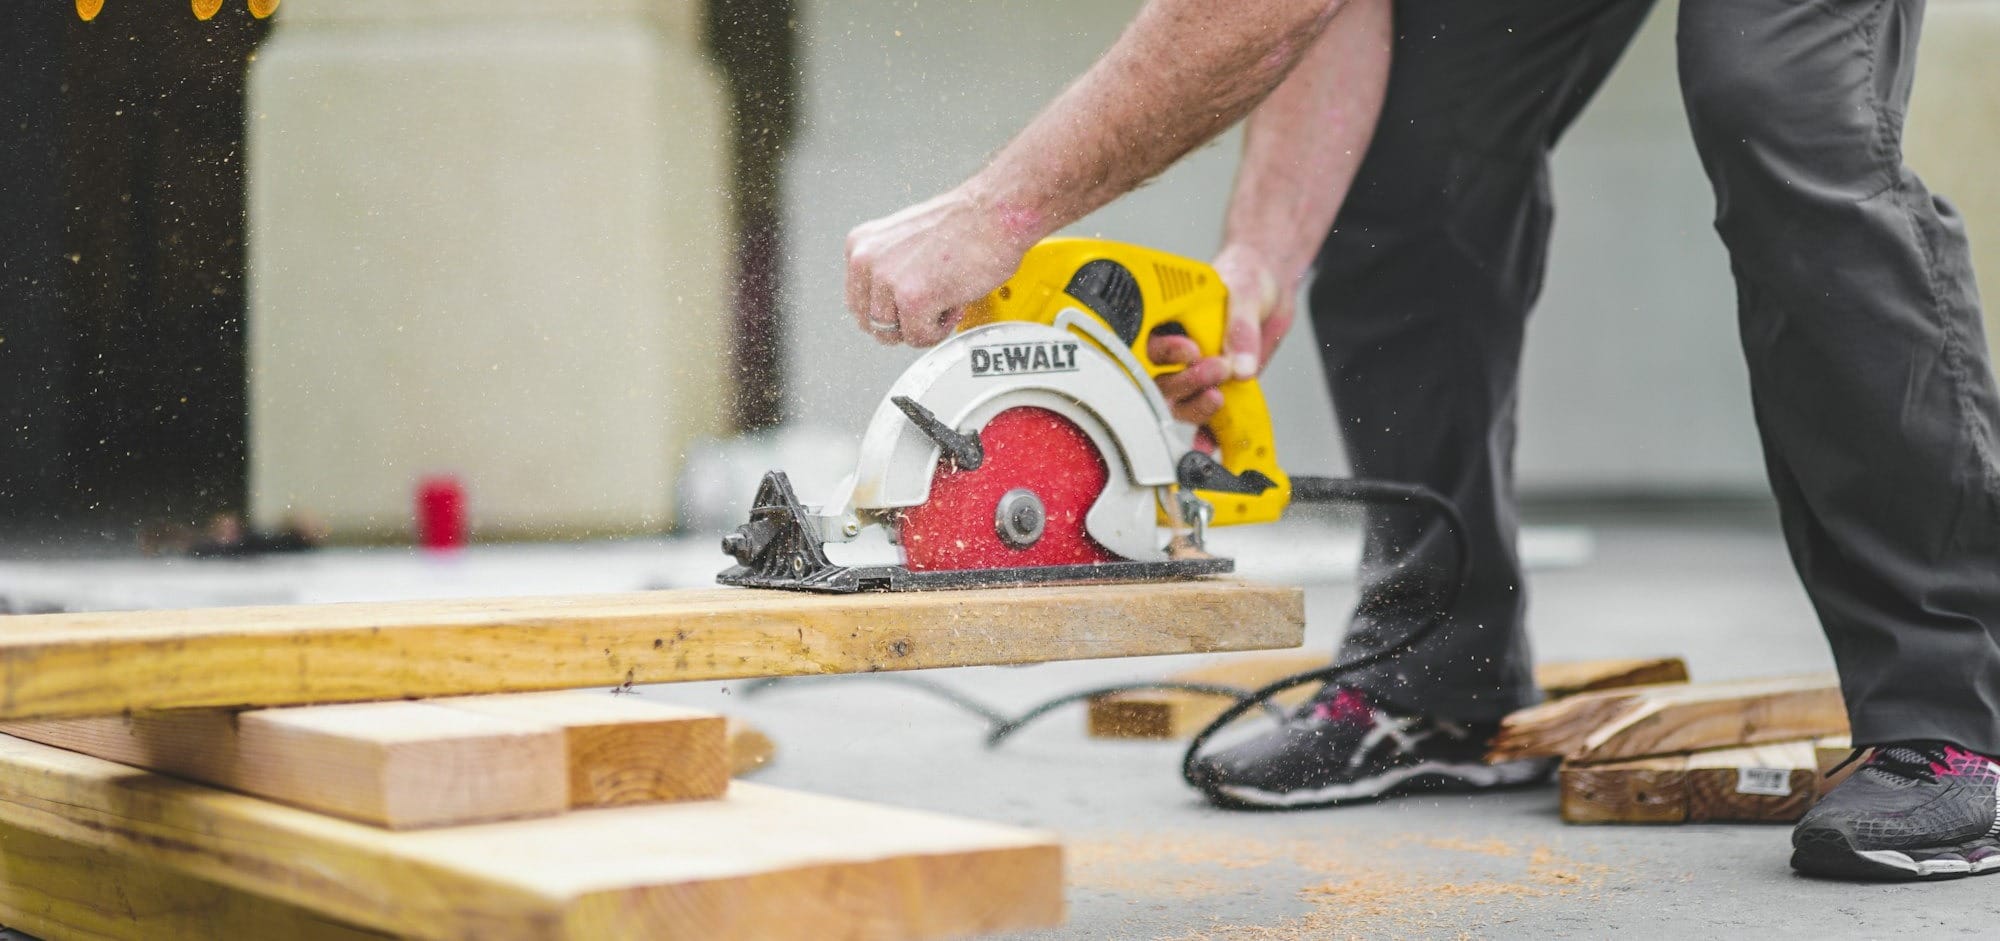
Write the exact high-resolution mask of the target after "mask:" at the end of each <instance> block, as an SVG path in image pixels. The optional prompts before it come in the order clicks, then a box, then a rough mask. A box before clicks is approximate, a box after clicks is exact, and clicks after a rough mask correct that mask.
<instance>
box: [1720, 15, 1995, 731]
mask: <svg viewBox="0 0 2000 941" xmlns="http://www.w3.org/2000/svg"><path fill="white" fill-rule="evenodd" d="M1922 15H1923V2H1922V0H1683V3H1682V6H1681V22H1680V29H1681V32H1680V56H1681V84H1682V90H1683V93H1684V96H1685V99H1686V104H1687V110H1688V117H1689V120H1690V123H1691V124H1692V125H1693V128H1694V132H1695V141H1696V146H1697V147H1698V149H1699V150H1700V152H1701V156H1702V161H1703V164H1704V166H1705V167H1706V169H1707V170H1708V175H1709V178H1710V180H1711V181H1712V182H1713V184H1714V189H1715V196H1716V229H1717V231H1718V232H1719V233H1721V235H1722V239H1723V241H1724V242H1725V243H1726V244H1727V245H1728V248H1729V253H1730V263H1731V268H1732V270H1733V271H1734V273H1735V276H1736V284H1737V293H1738V300H1739V312H1740V322H1741V330H1742V335H1743V349H1744V355H1745V357H1746V359H1747V361H1748V363H1749V367H1750V380H1751V391H1752V395H1753V397H1754V401H1755V405H1756V413H1757V426H1758V430H1759V432H1760V434H1761V435H1762V438H1763V444H1764V452H1765V459H1766V461H1767V464H1768V467H1769V471H1770V477H1771V484H1772V488H1773V490H1774V491H1775V492H1776V494H1777V497H1778V502H1779V508H1780V512H1781V518H1782V520H1783V525H1784V531H1785V537H1786V540H1787V542H1788V544H1789V546H1790V548H1791V552H1792V559H1793V562H1794V564H1795V565H1796V567H1797V569H1798V572H1799V575H1800V577H1801V579H1802V580H1803V581H1804V584H1805V588H1806V591H1807V592H1808V593H1809V594H1810V595H1811V597H1812V601H1813V604H1814V606H1815V607H1816V608H1817V610H1818V613H1819V617H1820V620H1821V622H1822V623H1823V625H1824V626H1825V628H1826V633H1827V638H1828V640H1830V641H1831V642H1832V646H1833V653H1834V657H1835V659H1836V661H1837V662H1838V663H1839V666H1840V675H1841V685H1842V688H1843V691H1844V692H1845V693H1846V696H1847V706H1848V710H1849V712H1850V714H1851V717H1852V720H1853V725H1854V735H1855V742H1856V744H1864V743H1879V742H1883V741H1890V740H1895V739H1907V738H1934V739H1944V740H1947V741H1952V742H1956V743H1958V744H1959V745H1961V746H1964V747H1967V748H1972V749H1976V750H1979V751H1984V752H1990V753H2000V463H1996V460H1995V453H1996V450H1995V441H1994V438H1995V428H1996V426H2000V395H1996V392H1995V388H1994V380H1993V374H1992V367H1991V364H1990V363H1989V362H1988V357H1987V353H1986V342H1985V338H1984V335H1983V330H1982V328H1981V326H1980V313H1979V300H1978V295H1977V291H1976V289H1975V288H1974V286H1973V277H1972V267H1971V261H1970V256H1969V253H1968V250H1967V247H1966V240H1965V231H1964V228H1963V227H1962V226H1961V224H1960V222H1959V219H1958V217H1957V215H1956V214H1955V213H1954V211H1953V210H1952V208H1951V205H1950V204H1949V203H1946V202H1945V201H1944V200H1943V199H1941V198H1938V197H1936V196H1933V195H1932V194H1931V193H1930V191H1929V190H1927V189H1926V188H1925V187H1924V184H1923V181H1922V180H1919V179H1918V178H1917V176H1916V174H1914V173H1912V172H1911V171H1910V169H1909V168H1908V167H1906V166H1904V165H1903V160H1902V126H1903V112H1904V106H1905V104H1906V102H1907V100H1908V96H1909V91H1910V78H1911V73H1912V70H1913V68H1914V65H1915V59H1914V54H1915V51H1916V45H1917V34H1918V31H1919V26H1920V23H1921V20H1922Z"/></svg>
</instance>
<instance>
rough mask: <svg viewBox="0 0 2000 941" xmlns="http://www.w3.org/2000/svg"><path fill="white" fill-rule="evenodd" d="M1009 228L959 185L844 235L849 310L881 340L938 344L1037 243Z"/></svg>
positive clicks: (997, 213) (1003, 218)
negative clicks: (966, 308)
mask: <svg viewBox="0 0 2000 941" xmlns="http://www.w3.org/2000/svg"><path fill="white" fill-rule="evenodd" d="M1007 222H1008V219H1007V218H1006V216H1005V214H1004V213H1003V212H1000V211H998V210H996V209H995V208H994V207H989V206H986V205H983V204H982V202H981V201H980V200H979V199H977V198H975V197H974V196H972V195H971V194H970V193H969V192H968V191H967V190H966V188H964V187H961V188H959V189H955V190H952V191H951V192H948V193H945V194H944V195H942V196H938V197H936V198H934V199H931V200H929V201H926V202H922V203H918V204H916V205H914V206H911V207H909V208H908V209H905V210H903V211H901V212H898V213H896V214H895V215H892V216H885V217H883V218H880V219H876V220H875V221H873V222H864V223H862V224H861V225H858V226H856V227H855V228H854V231H852V232H849V233H847V309H848V310H850V311H853V312H854V320H855V322H856V323H858V324H860V325H861V329H863V330H866V331H868V333H869V334H871V335H873V336H874V337H875V339H876V340H877V341H878V342H881V343H884V344H894V343H908V344H909V345H911V346H934V345H936V344H937V343H938V342H939V341H941V340H943V339H944V338H945V337H947V336H950V335H951V329H952V327H953V326H955V325H957V323H958V319H959V317H960V316H961V315H962V314H963V313H964V307H965V305H966V304H969V303H971V302H973V301H976V300H978V299H980V298H982V297H985V296H986V294H987V292H989V291H992V290H993V289H994V288H997V287H999V286H1000V285H1001V284H1002V283H1003V282H1005V281H1006V280H1007V279H1008V278H1010V277H1013V275H1014V271H1015V269H1017V268H1019V267H1020V266H1021V256H1022V255H1024V254H1026V253H1027V249H1028V246H1029V245H1032V244H1034V239H1033V238H1032V237H1029V238H1027V240H1026V242H1025V243H1024V242H1023V241H1022V239H1021V237H1020V236H1021V233H1019V232H1011V231H1010V227H1009V226H1008V225H1007ZM1014 228H1017V229H1018V228H1025V227H1022V226H1015V227H1014Z"/></svg>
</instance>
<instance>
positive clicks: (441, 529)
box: [417, 476, 466, 549]
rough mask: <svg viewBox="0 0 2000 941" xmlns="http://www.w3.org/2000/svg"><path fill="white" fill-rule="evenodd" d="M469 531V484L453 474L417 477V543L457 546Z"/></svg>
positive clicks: (431, 547)
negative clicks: (460, 480) (467, 503)
mask: <svg viewBox="0 0 2000 941" xmlns="http://www.w3.org/2000/svg"><path fill="white" fill-rule="evenodd" d="M465 531H466V525H465V485H464V484H461V483H459V482H458V478H456V477H452V476H439V477H425V478H423V479H422V480H419V481H417V545H420V546H422V547H424V548H426V549H457V548H459V547H461V546H463V545H465Z"/></svg>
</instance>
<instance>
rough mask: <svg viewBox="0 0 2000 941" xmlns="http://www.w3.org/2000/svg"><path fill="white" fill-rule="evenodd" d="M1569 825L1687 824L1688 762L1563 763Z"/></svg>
mask: <svg viewBox="0 0 2000 941" xmlns="http://www.w3.org/2000/svg"><path fill="white" fill-rule="evenodd" d="M1558 778H1559V780H1560V788H1559V789H1560V790H1561V792H1562V801H1561V806H1562V818H1563V821H1564V822H1566V823H1686V822H1687V815H1688V799H1687V795H1688V791H1687V756H1686V755H1672V756H1668V757H1662V758H1636V759H1633V760H1631V761H1618V762H1611V763H1607V764H1596V765H1587V764H1576V763H1573V762H1564V763H1563V766H1562V770H1561V771H1560V772H1559V773H1558Z"/></svg>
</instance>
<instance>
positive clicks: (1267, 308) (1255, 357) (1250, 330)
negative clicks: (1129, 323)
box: [1146, 245, 1297, 425]
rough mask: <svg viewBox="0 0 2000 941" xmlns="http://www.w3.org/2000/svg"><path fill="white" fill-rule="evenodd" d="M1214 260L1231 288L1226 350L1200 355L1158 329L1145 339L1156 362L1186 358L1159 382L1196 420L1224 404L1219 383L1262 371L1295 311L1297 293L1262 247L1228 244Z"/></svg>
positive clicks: (1178, 413) (1180, 413)
mask: <svg viewBox="0 0 2000 941" xmlns="http://www.w3.org/2000/svg"><path fill="white" fill-rule="evenodd" d="M1214 265H1215V272H1216V274H1218V275H1220V276H1221V277H1222V283H1223V285H1224V286H1226V287H1228V288H1229V325H1228V327H1227V329H1225V330H1224V332H1223V341H1222V344H1223V345H1222V355H1220V356H1202V355H1201V350H1200V349H1199V348H1197V347H1196V346H1195V345H1194V341H1193V340H1190V339H1188V338H1187V337H1185V336H1178V335H1170V334H1158V335H1155V336H1153V337H1152V338H1151V339H1149V340H1147V341H1146V355H1147V356H1149V357H1151V358H1152V360H1153V362H1155V363H1161V364H1169V363H1186V364H1188V367H1187V368H1186V369H1183V370H1181V371H1180V372H1176V373H1170V374H1168V375H1164V376H1161V377H1160V378H1159V380H1158V385H1159V387H1160V395H1161V396H1163V397H1165V398H1166V400H1167V404H1169V405H1170V406H1172V407H1173V411H1174V417H1175V418H1178V419H1180V420H1181V421H1184V422H1188V423H1190V424H1196V425H1200V424H1204V423H1206V422H1207V421H1208V420H1209V419H1211V418H1214V417H1215V413H1216V411H1218V410H1219V409H1221V408H1222V390H1220V389H1218V388H1216V387H1217V386H1219V385H1221V384H1222V383H1224V382H1227V381H1229V380H1231V379H1249V378H1252V377H1254V376H1256V375H1257V374H1258V373H1260V372H1263V370H1264V365H1265V364H1266V363H1268V362H1270V361H1271V353H1272V352H1273V351H1275V350H1276V349H1277V348H1278V341H1280V340H1283V339H1284V338H1285V333H1286V331H1288V330H1290V329H1291V328H1292V319H1293V317H1294V316H1296V311H1295V308H1296V306H1297V299H1296V298H1295V297H1293V295H1292V293H1291V292H1289V291H1285V290H1282V289H1280V287H1279V283H1280V282H1279V280H1278V276H1277V275H1276V274H1275V273H1274V272H1273V271H1272V270H1271V265H1270V263H1269V262H1268V261H1266V260H1265V258H1264V256H1263V255H1262V254H1261V253H1259V252H1257V251H1255V250H1253V249H1250V248H1246V247H1243V246H1240V245H1229V246H1224V248H1223V249H1222V251H1221V253H1219V254H1217V255H1216V256H1215V262H1214Z"/></svg>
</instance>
